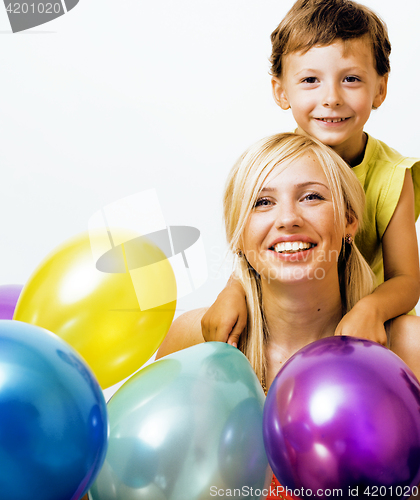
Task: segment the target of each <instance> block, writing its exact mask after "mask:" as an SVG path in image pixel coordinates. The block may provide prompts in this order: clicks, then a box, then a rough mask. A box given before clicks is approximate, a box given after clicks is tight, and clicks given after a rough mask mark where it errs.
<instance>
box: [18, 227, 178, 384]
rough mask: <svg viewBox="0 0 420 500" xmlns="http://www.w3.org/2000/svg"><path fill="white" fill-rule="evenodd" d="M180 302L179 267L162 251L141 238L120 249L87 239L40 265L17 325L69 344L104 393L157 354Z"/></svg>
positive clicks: (25, 292)
mask: <svg viewBox="0 0 420 500" xmlns="http://www.w3.org/2000/svg"><path fill="white" fill-rule="evenodd" d="M114 235H115V232H114V233H113V236H114ZM119 240H120V241H124V240H125V241H128V240H129V238H128V237H127V235H126V234H125V235H124V237H121V238H120V239H119ZM100 254H102V257H101V258H99V259H97V258H96V257H97V256H98V255H100ZM165 297H166V298H165ZM175 298H176V281H175V276H174V273H173V270H172V267H171V265H170V263H169V261H168V260H167V258H166V256H165V255H164V253H163V252H162V251H161V250H160V249H159V248H158V247H157V246H156V245H154V244H152V243H151V242H150V241H148V240H147V239H146V238H145V237H142V238H136V239H131V241H128V243H127V242H126V243H123V244H120V245H118V246H115V247H114V246H112V241H111V240H110V238H109V237H108V235H107V236H106V237H104V236H103V235H102V234H99V233H98V235H92V234H90V235H89V234H87V233H86V234H82V235H79V236H77V237H75V238H72V239H71V240H69V241H67V242H65V243H64V244H62V245H61V246H60V247H59V248H57V249H56V250H55V251H54V252H53V253H52V254H51V255H49V256H48V257H47V258H46V259H45V260H44V262H42V263H41V264H40V266H39V267H38V269H37V270H36V271H35V272H34V274H33V275H32V277H31V278H30V279H29V281H28V283H27V284H26V285H25V287H24V288H23V290H22V292H21V295H20V298H19V301H18V303H17V305H16V310H15V314H14V319H16V320H19V321H25V322H26V323H31V324H33V325H37V326H41V327H43V328H46V329H47V330H50V331H51V332H53V333H55V334H56V335H58V336H59V337H61V338H62V339H63V340H65V341H66V342H68V343H69V344H70V345H71V346H73V347H74V348H75V349H76V350H77V351H78V352H79V353H80V354H81V355H82V356H83V357H84V359H85V360H86V362H87V363H88V364H89V365H90V367H91V368H92V370H93V372H94V373H95V375H96V377H97V379H98V381H99V383H100V385H101V387H102V388H103V389H105V388H106V387H110V386H111V385H113V384H115V383H117V382H119V381H120V380H122V379H124V378H125V377H127V376H129V375H131V374H132V373H133V372H134V371H135V370H137V369H138V368H140V367H141V366H142V365H143V364H144V363H145V362H146V361H147V360H148V359H149V358H150V357H151V356H152V355H153V353H154V352H155V351H156V350H157V348H158V347H159V345H160V344H161V342H162V340H163V339H164V337H165V335H166V333H167V331H168V329H169V327H170V325H171V322H172V320H173V317H174V314H175V306H176V300H174V299H175ZM165 300H166V303H165ZM156 304H157V305H156ZM158 304H160V305H158Z"/></svg>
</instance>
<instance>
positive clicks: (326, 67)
mask: <svg viewBox="0 0 420 500" xmlns="http://www.w3.org/2000/svg"><path fill="white" fill-rule="evenodd" d="M282 62H283V72H282V76H281V78H276V77H274V78H273V80H272V83H273V93H274V98H275V100H276V102H277V104H279V105H280V106H281V107H282V108H283V109H288V108H291V109H292V113H293V116H294V118H295V120H296V122H297V124H298V131H299V132H300V133H305V134H307V135H311V136H313V137H316V138H317V139H318V140H320V141H321V142H323V143H324V144H327V145H328V146H331V147H332V148H333V149H334V150H336V151H337V153H338V154H340V155H341V156H342V157H343V158H344V159H345V160H346V161H348V162H349V163H351V161H352V160H354V159H355V158H357V156H358V155H360V154H361V153H363V150H364V146H365V139H364V134H363V127H364V125H365V123H366V122H367V120H368V118H369V116H370V113H371V110H372V107H376V108H377V107H379V106H380V105H381V104H382V102H383V101H384V99H385V96H386V88H387V76H383V77H381V76H379V75H378V73H377V72H376V69H375V65H374V60H373V54H372V49H371V46H370V43H369V39H368V38H367V37H362V38H356V39H354V40H348V41H346V42H343V41H342V40H337V41H336V42H334V43H333V44H331V45H327V46H316V47H312V48H311V49H310V50H309V51H308V52H306V53H302V52H293V53H291V54H288V55H286V56H285V57H284V58H283V61H282Z"/></svg>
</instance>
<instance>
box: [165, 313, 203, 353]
mask: <svg viewBox="0 0 420 500" xmlns="http://www.w3.org/2000/svg"><path fill="white" fill-rule="evenodd" d="M206 311H207V308H205V307H203V308H201V309H195V310H194V311H189V312H186V313H184V314H182V315H181V316H180V317H179V318H177V319H176V320H175V321H174V322H173V323H172V325H171V327H170V328H169V331H168V333H167V335H166V337H165V339H164V341H163V342H162V345H161V346H160V347H159V350H158V352H157V355H156V359H159V358H162V357H163V356H166V355H168V354H172V353H173V352H176V351H180V350H182V349H186V348H187V347H191V346H193V345H196V344H201V343H202V342H204V338H203V335H202V333H201V318H202V317H203V315H204V313H205V312H206Z"/></svg>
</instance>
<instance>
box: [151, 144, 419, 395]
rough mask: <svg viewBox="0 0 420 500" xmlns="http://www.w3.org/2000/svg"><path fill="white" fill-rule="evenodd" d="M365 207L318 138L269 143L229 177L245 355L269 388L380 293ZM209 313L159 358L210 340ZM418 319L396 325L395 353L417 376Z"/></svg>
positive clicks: (178, 330)
mask: <svg viewBox="0 0 420 500" xmlns="http://www.w3.org/2000/svg"><path fill="white" fill-rule="evenodd" d="M363 207H364V193H363V189H362V187H361V185H360V183H359V181H358V180H357V178H356V177H355V175H354V174H353V172H352V171H351V170H350V169H349V168H348V166H347V164H346V163H345V162H344V161H343V160H342V159H341V158H340V157H339V156H338V155H337V154H335V153H334V151H332V150H331V149H329V148H327V147H326V146H324V145H323V144H321V143H320V142H318V141H316V140H314V139H312V138H310V137H306V136H300V135H297V134H278V135H274V136H272V137H268V138H266V139H263V140H261V141H259V142H258V143H256V144H255V145H253V146H252V147H251V148H249V149H248V150H247V151H246V152H245V153H244V154H243V155H242V156H241V158H240V159H239V160H238V162H237V163H236V164H235V165H234V167H233V169H232V170H231V172H230V175H229V178H228V181H227V185H226V189H225V195H224V219H225V227H226V235H227V240H228V242H229V246H230V248H231V250H232V252H234V253H235V254H236V262H235V273H236V276H237V278H238V279H239V280H240V281H241V283H242V285H243V287H244V289H245V291H246V298H247V307H248V325H247V329H246V332H245V334H244V335H242V336H241V339H240V343H239V345H238V348H239V349H241V350H242V352H243V353H244V354H245V355H246V356H247V357H248V359H249V361H250V363H251V365H252V367H253V368H254V370H255V372H256V374H257V376H258V377H259V379H260V380H261V383H262V385H263V387H264V389H267V388H268V387H269V386H270V384H271V382H272V381H273V379H274V377H275V375H276V374H277V372H278V370H279V369H280V368H281V367H282V365H283V364H284V362H285V361H286V360H287V359H288V358H289V357H290V356H292V355H293V354H294V353H295V352H297V351H298V350H299V349H300V348H302V347H303V346H305V345H307V344H308V343H310V342H313V341H315V340H317V339H320V338H323V337H328V336H332V335H334V332H335V330H336V328H337V325H338V324H339V322H340V321H341V318H342V317H343V316H344V314H346V313H347V312H348V311H349V310H350V309H351V308H352V307H353V306H354V304H355V303H356V302H357V301H358V300H359V299H361V298H362V297H363V296H365V295H367V294H368V293H370V292H371V291H372V289H373V287H374V277H373V274H372V271H371V270H370V268H369V266H368V265H367V263H366V261H365V260H364V258H363V257H362V255H361V254H360V252H359V251H358V249H357V247H356V245H355V243H354V236H355V234H356V232H357V230H358V228H359V227H360V225H361V223H362V216H363ZM205 311H206V309H198V310H195V311H190V312H188V313H185V314H183V315H182V316H180V317H179V318H178V319H177V320H176V321H174V323H173V325H172V326H171V328H170V330H169V332H168V335H167V336H166V338H165V340H164V342H163V344H162V346H161V347H160V349H159V351H158V356H157V357H158V358H160V357H162V356H165V355H167V354H170V353H172V352H175V351H178V350H180V349H184V348H186V347H189V346H192V345H195V344H198V343H200V342H204V339H203V336H202V333H201V324H200V322H201V318H202V316H203V314H204V313H205ZM411 320H412V318H410V317H409V316H402V317H399V318H396V319H394V320H393V321H392V322H391V323H390V324H389V325H388V331H392V338H393V345H391V346H389V347H390V348H391V349H392V350H393V351H394V352H395V353H396V354H398V355H399V356H400V357H401V358H402V359H403V360H404V361H405V362H406V363H407V364H408V365H409V366H410V367H411V369H412V370H413V371H414V373H415V374H416V375H417V376H418V377H419V375H420V367H419V366H418V365H419V361H418V360H419V356H418V355H417V351H418V346H417V342H416V340H417V336H418V332H417V331H416V328H415V326H414V325H415V323H413V322H412V321H411Z"/></svg>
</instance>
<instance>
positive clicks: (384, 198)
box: [353, 136, 420, 285]
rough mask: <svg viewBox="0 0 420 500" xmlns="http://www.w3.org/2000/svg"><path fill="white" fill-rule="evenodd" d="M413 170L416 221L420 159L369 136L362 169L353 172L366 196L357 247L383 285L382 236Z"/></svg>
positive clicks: (419, 203) (419, 205)
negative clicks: (409, 171)
mask: <svg viewBox="0 0 420 500" xmlns="http://www.w3.org/2000/svg"><path fill="white" fill-rule="evenodd" d="M407 168H409V169H411V175H412V177H413V184H414V195H415V216H416V220H417V218H418V216H419V213H420V159H419V158H407V157H405V156H401V155H400V154H399V153H398V152H397V151H395V150H394V149H392V148H390V147H389V146H387V145H386V144H384V143H383V142H381V141H378V140H377V139H374V138H373V137H370V136H368V141H367V144H366V151H365V156H364V158H363V161H362V163H361V164H360V165H357V166H356V167H354V168H353V171H354V173H355V174H356V176H357V178H358V179H359V181H360V182H361V184H362V186H363V189H364V191H365V193H366V207H365V213H364V219H363V228H362V229H361V230H360V231H359V232H358V233H357V234H356V244H357V246H358V248H359V250H360V251H361V252H362V254H363V256H364V257H365V259H366V260H367V262H368V263H369V265H370V267H371V268H372V270H373V272H374V273H375V275H376V279H377V284H378V285H379V284H381V283H383V281H384V269H383V260H382V245H381V241H382V236H383V235H384V232H385V230H386V228H387V227H388V224H389V221H390V220H391V217H392V215H393V214H394V211H395V208H396V206H397V204H398V201H399V199H400V195H401V190H402V187H403V183H404V176H405V171H406V169H407Z"/></svg>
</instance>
